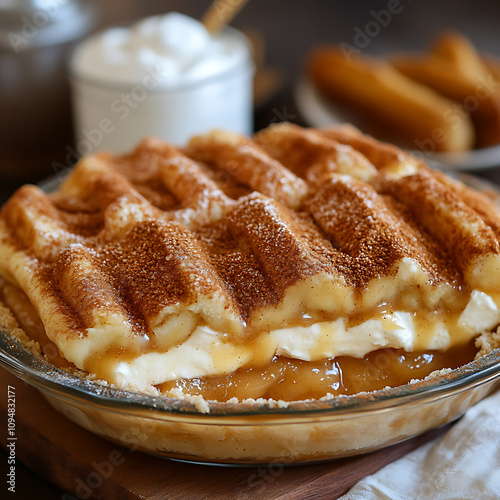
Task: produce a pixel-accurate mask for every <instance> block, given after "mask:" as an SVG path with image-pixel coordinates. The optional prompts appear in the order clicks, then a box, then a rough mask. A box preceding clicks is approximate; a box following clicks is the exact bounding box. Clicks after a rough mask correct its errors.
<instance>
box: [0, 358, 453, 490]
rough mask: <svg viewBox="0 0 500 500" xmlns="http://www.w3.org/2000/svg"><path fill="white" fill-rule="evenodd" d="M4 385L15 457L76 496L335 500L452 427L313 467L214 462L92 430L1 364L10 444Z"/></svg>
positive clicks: (0, 381) (4, 436)
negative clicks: (128, 443)
mask: <svg viewBox="0 0 500 500" xmlns="http://www.w3.org/2000/svg"><path fill="white" fill-rule="evenodd" d="M9 387H10V393H11V394H10V395H11V396H12V394H14V395H15V396H14V397H15V437H16V438H17V440H16V441H15V455H16V459H17V460H20V461H21V462H23V463H24V464H26V465H27V466H28V467H30V468H31V469H32V470H34V471H35V472H37V473H38V474H39V475H41V476H42V477H44V478H45V479H47V480H48V481H50V482H51V483H53V484H55V485H57V486H58V487H59V488H60V489H62V490H64V491H65V492H67V493H68V495H71V496H72V497H75V498H77V499H87V498H103V499H120V500H132V499H134V500H137V499H153V500H160V499H161V500H164V499H182V500H191V499H192V500H200V499H217V500H224V499H231V500H233V499H252V498H258V499H259V500H267V499H269V500H277V499H280V500H285V499H286V500H292V499H297V500H299V499H300V500H303V499H321V498H328V499H335V498H338V496H340V495H341V494H343V493H345V492H346V491H347V490H348V489H349V488H350V487H351V486H352V485H354V484H355V483H357V482H358V481H359V480H360V479H361V478H363V477H364V476H366V475H368V474H372V473H374V472H375V471H377V470H378V469H380V468H381V467H383V466H384V465H386V464H388V463H390V462H392V461H393V460H396V459H397V458H399V457H401V456H403V455H405V454H406V453H408V452H409V451H411V450H413V449H415V448H417V447H418V446H420V445H421V444H423V443H424V442H427V441H428V440H430V439H432V438H433V437H436V436H438V435H440V434H441V433H443V432H445V430H447V429H448V427H449V425H448V426H445V427H442V428H440V429H437V430H434V431H430V432H428V433H426V434H424V435H422V436H419V437H417V438H414V439H411V440H409V441H406V442H404V443H401V444H398V445H395V446H392V447H390V448H387V449H385V450H381V451H378V452H374V453H370V454H367V455H363V456H359V457H355V458H348V459H340V460H335V461H330V462H323V463H318V464H315V465H304V466H290V467H283V466H282V465H280V464H270V465H268V466H264V467H254V468H252V467H243V468H240V467H213V466H206V465H192V464H185V463H180V462H174V461H170V460H166V459H161V458H156V457H152V456H149V455H145V454H142V453H140V452H137V451H136V452H133V451H130V450H128V449H126V448H123V447H120V446H118V445H115V444H113V443H110V442H107V441H105V440H104V439H101V438H99V437H97V436H94V435H93V434H91V433H89V432H87V431H86V430H84V429H82V428H80V427H79V426H77V425H76V424H74V423H72V422H71V421H69V420H68V419H66V418H65V417H63V416H62V415H60V414H59V413H58V412H56V411H55V410H54V409H53V408H52V407H51V406H50V405H49V404H48V403H47V402H46V401H45V399H44V398H43V397H42V396H41V394H40V393H39V392H38V391H37V390H36V389H34V388H33V387H31V386H29V385H28V384H26V383H25V382H22V381H21V380H19V379H18V378H17V377H15V376H13V375H12V374H10V373H8V372H7V371H5V370H4V369H1V368H0V390H1V398H0V400H1V402H0V413H1V414H2V420H1V422H3V423H4V425H3V429H2V431H1V432H0V436H1V441H2V445H3V446H4V447H6V445H7V444H10V443H11V442H12V441H7V439H8V433H7V432H6V430H7V428H8V427H7V424H6V422H7V404H8V397H9ZM11 402H12V401H11ZM4 429H5V430H4ZM62 498H63V499H65V498H66V499H69V498H70V497H69V496H67V495H63V496H62Z"/></svg>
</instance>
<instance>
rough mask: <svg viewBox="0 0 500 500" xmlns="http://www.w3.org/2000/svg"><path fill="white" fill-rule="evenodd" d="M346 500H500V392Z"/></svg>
mask: <svg viewBox="0 0 500 500" xmlns="http://www.w3.org/2000/svg"><path fill="white" fill-rule="evenodd" d="M340 498H341V499H342V500H360V499H363V500H366V499H391V500H392V499H393V500H409V499H413V498H415V499H419V500H425V499H429V500H445V499H446V500H451V499H453V500H467V499H471V500H478V499H480V500H483V499H484V500H489V499H500V392H496V393H495V394H494V395H492V396H490V397H488V398H486V399H484V400H483V401H481V402H480V403H478V404H477V405H476V406H474V407H472V408H471V409H470V410H469V411H468V412H467V413H466V414H465V416H464V417H463V418H462V419H461V420H460V421H459V422H457V423H456V424H455V425H454V426H453V427H452V428H451V429H450V430H449V431H448V432H447V433H446V434H445V435H444V436H440V437H439V438H436V439H434V440H433V441H430V442H428V443H426V444H425V445H423V446H421V447H420V448H418V449H416V450H414V451H413V452H411V453H409V454H408V455H406V456H405V457H403V458H400V459H399V460H396V461H395V462H393V463H391V464H389V465H386V466H385V467H384V468H382V469H380V470H379V471H378V472H376V473H375V474H373V475H371V476H367V477H366V478H364V479H362V480H361V481H360V482H359V483H358V484H356V485H355V486H354V487H352V488H351V489H350V490H349V492H348V493H346V494H345V495H343V496H342V497H340Z"/></svg>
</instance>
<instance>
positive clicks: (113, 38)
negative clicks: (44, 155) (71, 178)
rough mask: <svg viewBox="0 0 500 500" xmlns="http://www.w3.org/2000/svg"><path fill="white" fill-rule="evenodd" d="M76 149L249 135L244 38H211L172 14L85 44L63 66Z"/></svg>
mask: <svg viewBox="0 0 500 500" xmlns="http://www.w3.org/2000/svg"><path fill="white" fill-rule="evenodd" d="M70 74H71V83H72V100H73V111H74V126H75V136H76V150H77V152H78V153H79V154H82V155H84V154H90V153H92V152H95V151H98V150H107V151H110V152H112V153H121V152H125V151H129V150H130V149H132V148H133V147H134V145H135V144H137V142H139V141H140V140H141V139H142V138H143V137H145V136H156V137H159V138H161V139H164V140H167V141H170V142H173V143H174V144H183V143H185V142H186V140H187V139H189V137H191V136H192V135H193V134H197V133H203V132H206V131H208V130H211V129H214V128H223V129H228V130H232V131H236V132H241V133H244V134H249V133H251V131H252V80H253V62H252V57H251V50H250V46H249V43H248V41H247V39H246V37H245V36H244V35H243V34H242V33H240V32H239V31H237V30H234V29H231V28H226V29H225V30H223V31H222V32H220V33H218V34H216V35H214V36H212V35H210V34H209V33H208V32H207V31H206V30H205V28H204V26H203V25H202V24H201V23H199V22H198V21H196V20H194V19H192V18H189V17H187V16H184V15H182V14H177V13H171V14H167V15H165V16H155V17H151V18H147V19H144V20H142V21H140V22H139V23H137V24H135V25H133V26H131V27H129V28H112V29H110V30H107V31H105V32H103V33H100V34H97V35H94V36H92V37H90V38H89V39H87V40H85V41H84V42H83V43H82V44H80V46H79V47H78V48H77V49H76V50H75V52H74V54H73V57H72V59H71V64H70Z"/></svg>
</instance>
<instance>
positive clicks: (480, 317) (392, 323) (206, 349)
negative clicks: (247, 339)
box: [106, 290, 500, 387]
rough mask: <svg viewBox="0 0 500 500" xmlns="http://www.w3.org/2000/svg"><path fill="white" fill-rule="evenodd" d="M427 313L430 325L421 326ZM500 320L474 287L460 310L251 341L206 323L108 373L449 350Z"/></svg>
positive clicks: (319, 326)
mask: <svg viewBox="0 0 500 500" xmlns="http://www.w3.org/2000/svg"><path fill="white" fill-rule="evenodd" d="M423 316H425V324H426V328H425V331H422V326H421V325H422V324H423V321H422V319H423ZM499 323H500V308H499V307H498V305H497V303H496V302H495V300H494V299H493V298H492V297H491V296H490V295H488V294H486V293H484V292H481V291H479V290H474V291H473V292H472V293H471V295H470V299H469V302H468V304H467V306H466V307H465V309H464V310H463V311H462V313H461V314H450V315H449V314H432V313H428V312H406V311H391V312H382V313H377V314H374V316H373V318H370V319H367V320H366V321H363V322H362V323H360V324H358V325H355V326H349V325H348V321H347V319H346V318H339V319H337V320H335V321H324V322H318V323H313V324H311V325H307V326H295V327H290V328H283V329H276V330H272V331H270V332H266V333H263V334H262V335H260V337H258V338H257V339H256V340H255V341H254V342H252V343H251V344H250V345H245V344H243V345H242V344H238V343H235V342H231V341H229V340H228V339H227V336H226V335H223V334H221V333H219V332H216V331H214V330H213V329H211V328H209V327H207V326H199V327H197V328H196V330H195V331H194V332H193V333H192V334H191V335H190V336H189V338H188V339H187V340H186V341H185V342H183V343H181V344H179V345H177V346H175V347H174V348H172V349H169V350H168V351H167V352H164V353H159V352H149V353H145V354H142V355H139V356H138V357H136V358H134V359H130V358H127V359H122V360H120V359H119V358H117V359H116V360H115V362H114V363H113V364H112V366H108V371H107V373H106V378H107V379H108V380H111V381H112V382H114V383H117V384H119V385H125V386H126V385H134V386H144V387H145V386H148V385H156V384H160V383H162V382H167V381H171V380H176V379H180V378H186V379H189V378H194V377H205V376H214V375H222V374H225V373H230V372H233V371H235V370H236V369H238V368H240V367H243V366H245V365H247V364H249V363H252V361H256V362H257V363H259V364H262V362H263V360H265V359H269V360H271V359H272V357H273V356H274V355H279V356H285V357H288V358H293V359H300V360H304V361H318V360H321V359H327V358H334V357H336V356H353V357H357V358H362V357H363V356H365V355H366V354H368V353H369V352H372V351H376V350H378V349H383V348H396V349H404V350H405V351H408V352H412V351H426V350H446V349H448V348H450V347H452V346H454V345H460V344H462V343H466V342H468V341H469V340H471V339H472V338H474V337H476V336H477V335H479V334H480V333H482V332H484V331H488V330H491V329H493V328H494V327H496V326H497V325H498V324H499Z"/></svg>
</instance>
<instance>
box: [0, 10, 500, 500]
mask: <svg viewBox="0 0 500 500" xmlns="http://www.w3.org/2000/svg"><path fill="white" fill-rule="evenodd" d="M228 1H230V0H228ZM209 5H210V0H189V1H186V0H183V1H181V0H141V1H139V0H101V1H91V0H80V1H74V2H70V1H69V0H31V1H28V0H0V202H3V201H5V200H6V198H7V197H8V196H10V194H12V192H13V191H14V190H15V189H16V188H17V187H18V186H19V185H21V184H23V183H26V182H32V183H35V182H38V181H40V180H41V179H43V178H46V177H47V176H51V175H54V174H55V173H57V172H54V169H53V167H52V165H53V163H54V162H57V161H59V162H64V161H65V158H66V157H67V154H68V148H69V147H73V146H74V144H73V143H74V139H73V132H72V122H71V109H70V96H69V87H68V82H67V73H66V63H67V59H68V56H69V54H70V53H71V51H72V49H73V48H74V46H75V44H76V43H78V41H79V40H81V39H82V38H83V37H85V36H87V35H88V34H90V33H91V32H95V31H97V30H100V29H103V28H105V27H108V26H112V25H116V24H128V23H130V22H133V21H134V20H137V19H140V18H143V17H146V16H150V15H155V14H161V13H166V12H170V11H178V12H182V13H185V14H188V15H190V16H192V17H195V18H197V19H199V18H201V17H202V15H203V13H204V12H205V11H206V10H207V8H208V7H209ZM389 7H390V8H391V9H392V11H394V12H396V11H397V14H392V15H391V16H390V21H389V22H387V23H386V26H379V28H380V29H379V30H378V31H377V33H374V32H372V33H374V34H373V36H368V38H367V39H366V38H365V41H364V42H363V43H364V44H365V46H364V47H363V52H365V53H367V54H384V53H388V52H394V51H398V50H407V49H412V50H413V49H420V50H422V49H425V48H426V47H427V46H428V44H429V43H430V41H431V40H432V39H433V38H434V37H435V36H436V35H437V34H438V33H440V32H441V31H443V30H444V29H454V30H457V31H459V32H461V33H463V34H464V35H466V36H467V37H469V38H470V40H471V41H472V42H473V43H474V44H475V45H476V47H477V48H478V49H479V50H480V51H483V52H488V53H491V54H494V55H496V56H498V57H500V34H499V26H500V3H499V2H498V0H440V1H439V2H436V1H435V0H418V1H417V0H413V1H412V0H357V1H356V2H353V1H350V0H336V1H335V2H332V1H330V2H325V1H324V0H308V1H307V2H305V1H304V0H251V1H250V2H249V3H248V4H247V5H246V6H245V7H244V8H243V10H242V11H241V13H240V14H239V15H238V16H237V18H236V19H235V20H234V21H233V23H232V25H233V26H235V27H237V28H240V29H251V30H252V31H253V32H254V33H257V34H258V37H259V39H260V41H261V43H262V46H261V48H263V58H264V67H265V68H267V69H269V70H271V71H272V74H273V75H274V77H273V78H272V79H271V81H270V83H269V85H268V86H267V87H266V88H265V89H264V91H263V92H262V94H261V96H260V99H259V101H258V103H257V105H256V107H255V111H254V123H255V129H257V130H258V129H260V128H263V127H265V126H267V125H269V124H270V123H273V122H277V121H283V120H288V121H292V122H296V123H299V124H303V123H304V119H303V117H302V116H301V115H300V113H299V111H298V109H297V106H296V103H295V100H294V90H295V88H296V85H297V83H298V81H299V79H300V77H301V73H302V71H303V65H304V61H305V58H306V56H307V54H308V53H309V52H310V50H311V49H312V48H313V47H315V46H317V45H318V44H324V43H347V44H354V39H355V37H356V36H357V35H358V36H359V33H360V32H365V31H366V30H365V28H366V27H367V25H368V23H370V22H372V21H373V20H374V16H376V15H378V13H380V12H381V11H387V9H388V8H389ZM44 13H45V14H44ZM372 28H373V25H372ZM132 146H133V145H131V147H132ZM497 167H500V160H499V164H498V165H497ZM499 170H500V169H499V168H490V169H488V170H487V171H486V170H485V171H480V172H476V173H478V174H479V175H481V176H483V177H486V178H489V179H490V180H494V181H497V182H499V183H500V172H499ZM20 439H21V438H20ZM0 460H2V462H6V460H4V459H3V458H2V457H0ZM23 475H24V476H25V479H24V480H23V479H22V478H23ZM18 486H19V489H20V491H19V494H18V495H17V498H57V497H59V498H60V495H61V493H60V492H57V490H56V489H55V488H53V487H52V486H51V485H48V484H46V483H44V482H43V481H39V480H38V479H36V478H35V476H34V475H33V474H32V473H31V472H30V471H28V470H25V469H22V466H21V465H19V470H18ZM34 492H36V493H34Z"/></svg>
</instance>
